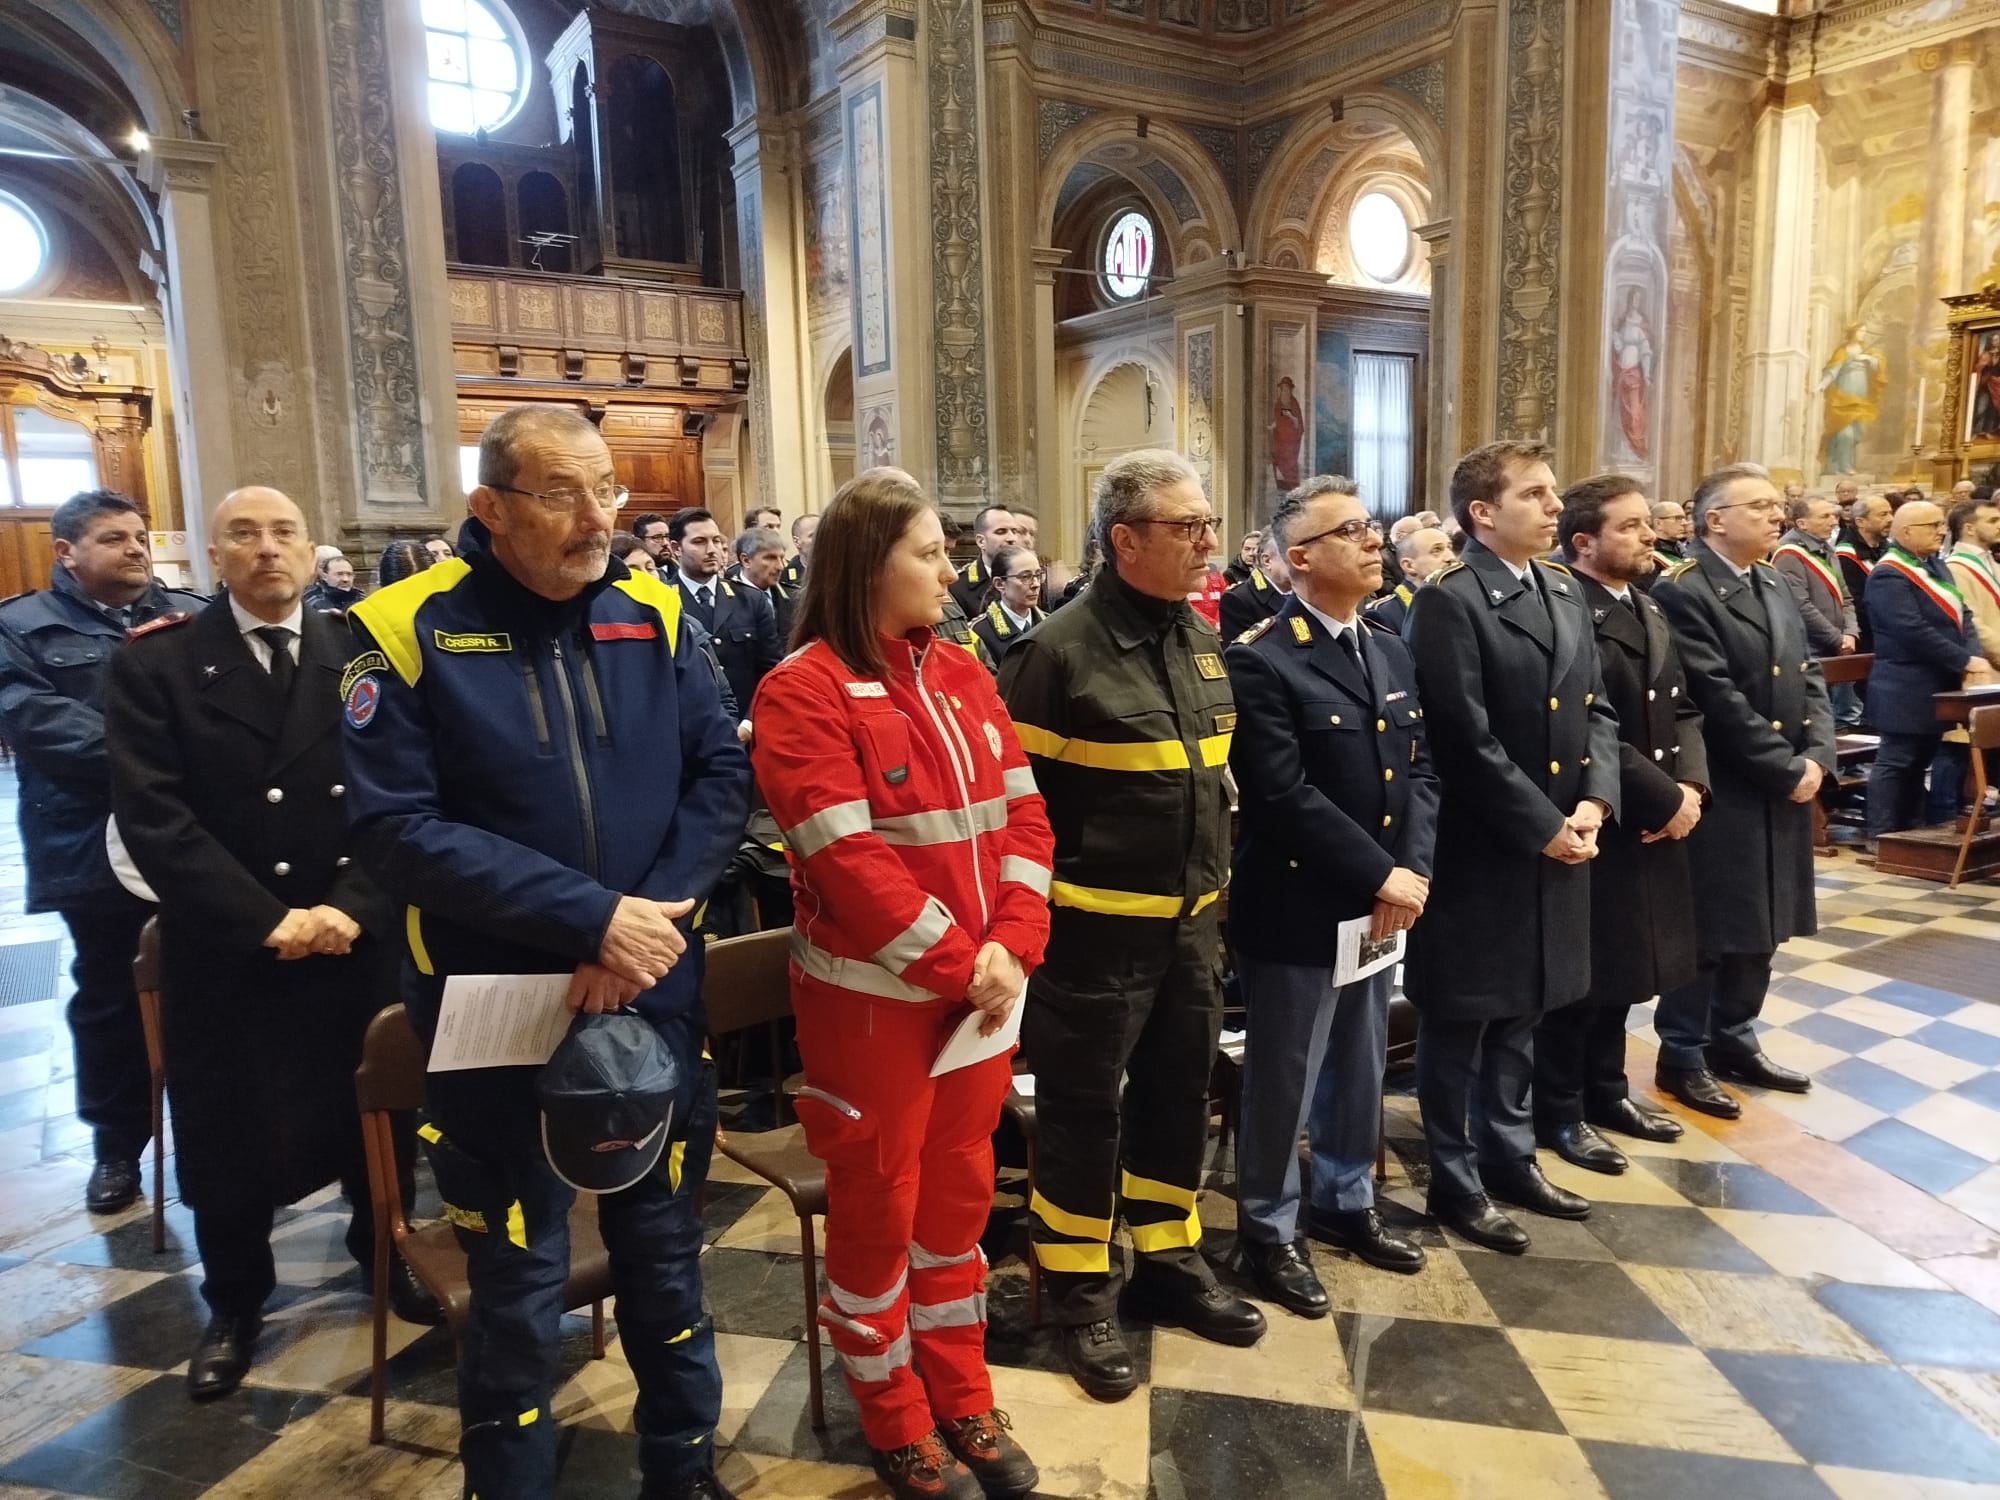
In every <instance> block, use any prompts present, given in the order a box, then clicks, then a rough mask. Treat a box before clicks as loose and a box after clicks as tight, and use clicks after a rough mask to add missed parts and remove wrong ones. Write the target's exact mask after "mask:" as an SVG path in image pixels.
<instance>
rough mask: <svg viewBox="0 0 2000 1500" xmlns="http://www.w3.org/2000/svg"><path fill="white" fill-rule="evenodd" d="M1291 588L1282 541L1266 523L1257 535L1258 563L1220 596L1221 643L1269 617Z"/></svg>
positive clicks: (1275, 611)
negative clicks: (1264, 527)
mask: <svg viewBox="0 0 2000 1500" xmlns="http://www.w3.org/2000/svg"><path fill="white" fill-rule="evenodd" d="M1280 503H1281V504H1282V503H1283V502H1282V501H1281V502H1280ZM1291 589H1292V576H1291V571H1290V569H1288V568H1287V567H1286V566H1285V548H1284V544H1283V543H1281V542H1280V541H1279V540H1278V538H1277V536H1276V535H1275V533H1274V532H1273V530H1272V529H1271V528H1268V527H1267V528H1266V529H1265V530H1264V532H1263V533H1262V534H1261V535H1260V536H1259V537H1258V538H1257V565H1256V566H1255V567H1253V568H1251V569H1250V570H1249V572H1248V573H1247V574H1246V575H1245V577H1244V579H1243V581H1242V582H1241V583H1234V584H1231V585H1230V586H1229V589H1228V591H1227V592H1225V593H1224V594H1223V596H1222V602H1221V604H1220V606H1219V608H1220V610H1221V614H1222V620H1221V629H1222V639H1223V643H1224V644H1225V645H1226V644H1227V643H1229V642H1230V641H1233V640H1235V639H1236V638H1237V637H1238V636H1240V635H1242V634H1243V632H1244V631H1246V630H1251V629H1254V628H1255V627H1256V626H1257V625H1258V624H1260V623H1261V622H1262V621H1265V620H1268V619H1270V618H1271V616H1273V615H1275V614H1276V613H1277V612H1278V611H1279V610H1280V609H1282V608H1283V607H1284V603H1285V595H1287V594H1289V593H1290V592H1291Z"/></svg>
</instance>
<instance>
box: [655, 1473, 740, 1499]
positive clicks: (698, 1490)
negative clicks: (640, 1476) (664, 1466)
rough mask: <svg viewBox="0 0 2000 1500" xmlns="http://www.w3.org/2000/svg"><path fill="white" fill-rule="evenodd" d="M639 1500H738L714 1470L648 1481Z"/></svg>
mask: <svg viewBox="0 0 2000 1500" xmlns="http://www.w3.org/2000/svg"><path fill="white" fill-rule="evenodd" d="M639 1500H736V1497H735V1496H734V1495H732V1494H731V1493H730V1492H729V1491H728V1490H726V1489H724V1488H723V1484H722V1481H721V1480H720V1479H717V1478H716V1477H715V1471H714V1470H713V1469H703V1470H702V1471H701V1472H700V1473H699V1474H689V1475H687V1476H686V1477H684V1478H681V1479H672V1480H652V1479H648V1480H647V1481H646V1482H645V1483H644V1484H643V1485H642V1486H641V1487H640V1490H639Z"/></svg>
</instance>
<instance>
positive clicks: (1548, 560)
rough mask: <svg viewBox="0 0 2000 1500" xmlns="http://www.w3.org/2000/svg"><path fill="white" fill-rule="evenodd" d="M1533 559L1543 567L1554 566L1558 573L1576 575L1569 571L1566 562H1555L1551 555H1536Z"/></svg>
mask: <svg viewBox="0 0 2000 1500" xmlns="http://www.w3.org/2000/svg"><path fill="white" fill-rule="evenodd" d="M1535 561H1536V562H1538V563H1540V564H1541V565H1542V566H1543V567H1545V568H1554V569H1555V570H1556V571H1557V572H1558V573H1568V574H1569V576H1570V577H1571V578H1574V577H1576V574H1574V573H1570V571H1569V564H1568V563H1560V562H1557V561H1556V560H1555V559H1554V558H1553V557H1538V558H1536V559H1535Z"/></svg>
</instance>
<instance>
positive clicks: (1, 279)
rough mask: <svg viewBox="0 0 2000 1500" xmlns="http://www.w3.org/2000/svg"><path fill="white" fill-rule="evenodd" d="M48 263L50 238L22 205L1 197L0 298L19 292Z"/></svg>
mask: <svg viewBox="0 0 2000 1500" xmlns="http://www.w3.org/2000/svg"><path fill="white" fill-rule="evenodd" d="M48 263H49V237H48V233H47V231H46V230H44V229H43V228H42V222H41V220H39V219H37V218H36V217H35V216H34V214H33V213H31V212H30V211H29V209H28V205H27V204H25V203H23V202H22V201H21V200H20V199H19V198H16V197H14V196H12V195H11V194H8V193H0V296H4V295H5V294H7V293H9V292H18V291H20V290H22V289H23V288H24V287H26V286H28V285H29V284H30V283H32V282H33V281H34V280H35V278H36V277H38V276H40V275H41V274H42V268H43V267H45V266H46V265H47V264H48Z"/></svg>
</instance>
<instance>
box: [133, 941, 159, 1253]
mask: <svg viewBox="0 0 2000 1500" xmlns="http://www.w3.org/2000/svg"><path fill="white" fill-rule="evenodd" d="M132 987H133V988H134V989H136V990H137V991H138V992H139V1025H140V1027H141V1028H142V1029H143V1030H144V1031H145V1033H146V1071H147V1072H149V1073H151V1074H152V1076H153V1254H155V1255H158V1254H159V1253H160V1252H161V1251H163V1250H165V1249H166V1248H167V1170H166V1157H167V1139H166V1137H167V1053H166V1043H165V1042H164V1040H163V1039H162V1036H161V1032H160V919H159V918H158V917H148V918H147V919H146V925H145V926H144V927H142V928H140V929H139V951H138V953H137V954H136V955H135V956H134V957H133V959H132Z"/></svg>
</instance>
